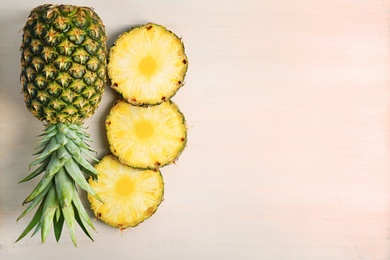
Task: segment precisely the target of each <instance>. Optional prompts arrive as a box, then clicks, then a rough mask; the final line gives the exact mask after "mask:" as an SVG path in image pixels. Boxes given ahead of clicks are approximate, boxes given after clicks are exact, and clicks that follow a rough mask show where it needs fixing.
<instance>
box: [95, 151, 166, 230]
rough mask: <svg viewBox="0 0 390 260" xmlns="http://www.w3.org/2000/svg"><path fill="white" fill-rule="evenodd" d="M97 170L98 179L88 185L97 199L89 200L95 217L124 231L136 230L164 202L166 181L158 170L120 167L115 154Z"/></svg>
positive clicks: (106, 159)
mask: <svg viewBox="0 0 390 260" xmlns="http://www.w3.org/2000/svg"><path fill="white" fill-rule="evenodd" d="M95 169H96V171H97V172H98V174H99V180H98V181H96V180H94V179H93V178H90V179H89V184H90V185H91V187H92V188H93V189H94V190H95V191H96V193H97V194H98V195H99V196H100V198H101V200H102V201H103V203H102V202H101V201H99V200H97V199H96V198H95V197H94V196H91V195H88V200H89V202H90V205H91V209H92V211H93V212H94V214H95V217H96V218H98V219H100V220H102V221H103V222H104V223H106V224H108V225H110V226H113V227H116V228H119V229H121V230H123V229H126V228H128V227H135V226H137V225H138V224H140V223H141V222H143V221H144V220H145V219H148V218H149V217H151V216H152V215H153V214H154V213H155V212H156V210H157V208H158V206H159V205H160V203H161V202H162V200H163V194H164V182H163V178H162V176H161V173H160V171H159V170H138V169H134V168H131V167H129V166H126V165H123V164H121V163H120V162H119V161H118V159H117V158H116V157H115V156H113V155H111V154H110V155H107V156H105V157H104V158H103V159H102V160H101V161H100V162H99V163H98V164H96V165H95Z"/></svg>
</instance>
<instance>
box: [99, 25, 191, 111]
mask: <svg viewBox="0 0 390 260" xmlns="http://www.w3.org/2000/svg"><path fill="white" fill-rule="evenodd" d="M187 67H188V60H187V56H186V54H185V52H184V45H183V43H182V41H181V39H180V38H178V37H177V36H176V35H175V34H174V33H172V32H171V31H168V30H167V29H166V28H165V27H163V26H161V25H157V24H153V23H148V24H145V25H142V26H139V27H135V28H133V29H131V30H130V31H127V32H125V33H123V34H121V35H120V36H119V37H118V39H117V40H116V41H115V43H114V45H113V46H112V47H111V49H110V52H109V62H108V66H107V69H108V76H109V78H110V79H111V84H112V88H113V89H115V90H116V91H117V92H118V93H119V94H120V95H121V96H122V97H123V99H125V100H126V101H127V102H129V103H130V104H133V105H155V104H160V103H162V102H164V101H167V100H169V99H170V98H171V97H172V96H173V95H175V93H176V92H177V90H178V89H179V88H180V87H181V86H183V84H184V77H185V74H186V72H187Z"/></svg>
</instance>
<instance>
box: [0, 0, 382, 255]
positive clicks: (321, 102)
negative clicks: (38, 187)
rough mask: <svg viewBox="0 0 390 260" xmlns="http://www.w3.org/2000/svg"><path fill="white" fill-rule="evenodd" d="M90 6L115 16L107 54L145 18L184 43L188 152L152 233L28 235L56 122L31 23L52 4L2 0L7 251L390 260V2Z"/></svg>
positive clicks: (100, 130)
mask: <svg viewBox="0 0 390 260" xmlns="http://www.w3.org/2000/svg"><path fill="white" fill-rule="evenodd" d="M51 2H52V3H62V2H60V1H54V0H53V1H51ZM66 2H68V1H66ZM76 2H77V4H78V5H87V6H93V7H94V8H95V11H96V12H97V13H98V14H99V15H100V16H101V18H102V19H103V21H104V22H105V25H106V30H107V34H108V36H109V40H108V45H109V47H110V46H111V45H112V43H113V41H114V40H115V39H116V37H117V36H118V35H119V34H120V33H121V32H123V31H125V30H127V29H129V28H130V27H132V26H134V25H139V24H143V23H146V22H155V23H159V24H162V25H164V26H166V27H167V28H168V29H170V30H172V31H173V32H175V33H176V34H177V35H179V36H181V37H182V39H183V41H184V44H185V47H186V53H187V55H188V59H189V70H188V74H187V77H186V84H185V86H184V87H183V88H182V89H180V90H179V92H178V93H177V95H176V96H175V97H174V98H173V100H174V101H175V102H176V103H177V104H178V106H179V107H180V109H181V111H182V112H183V114H184V115H185V117H186V119H187V122H188V127H189V137H188V138H189V140H188V146H187V148H186V149H185V150H184V153H183V154H182V156H181V157H180V160H179V161H178V162H177V165H170V166H167V167H164V168H162V173H163V176H164V180H165V200H164V202H163V203H162V204H161V205H160V208H159V209H158V211H157V212H156V214H155V215H154V216H153V217H152V218H150V219H148V220H147V221H145V222H144V223H142V224H141V225H140V226H138V227H136V228H133V229H129V230H126V231H124V232H123V233H122V234H121V233H120V232H119V231H118V230H116V229H113V228H111V227H108V226H106V225H104V224H103V223H102V222H100V221H95V226H96V229H97V233H94V234H93V236H94V239H95V241H94V242H91V241H90V240H89V239H88V238H87V237H86V236H84V234H83V233H82V231H81V230H78V231H77V238H78V248H74V247H73V245H72V242H71V241H70V238H69V236H68V234H67V233H66V232H64V234H63V237H62V239H61V241H60V243H58V244H57V243H56V242H55V239H54V236H52V235H50V237H49V238H48V240H47V241H46V243H45V244H43V245H42V244H41V242H40V237H39V235H37V236H34V237H33V238H30V237H26V238H25V239H23V240H22V241H20V242H18V243H16V244H15V243H14V241H15V239H16V238H17V237H18V236H19V234H20V233H21V231H22V230H23V229H24V228H25V225H26V224H27V223H28V221H29V218H30V217H31V215H29V216H28V217H26V218H24V219H22V220H21V221H19V222H18V223H17V222H16V218H17V217H18V215H19V214H20V213H21V212H22V211H23V209H24V207H22V206H21V202H22V201H23V200H24V198H25V197H26V196H27V195H28V193H29V192H30V191H31V190H32V188H33V187H34V186H35V184H36V183H37V181H38V180H36V181H35V180H34V181H31V182H29V183H25V184H18V181H19V180H21V179H22V178H23V177H25V176H26V175H27V173H28V164H29V163H30V162H31V161H32V160H33V157H32V156H31V154H32V152H33V148H34V143H35V142H37V141H38V140H39V139H38V138H37V137H36V136H37V135H38V134H40V133H41V130H42V129H43V126H42V124H41V122H39V121H38V120H36V119H34V118H33V117H32V116H31V114H30V113H29V112H28V111H27V110H26V109H25V106H24V102H23V97H22V95H21V94H20V90H21V85H20V82H19V71H20V53H19V47H20V43H21V36H22V33H21V32H20V30H21V28H22V27H23V25H24V23H25V21H26V19H27V16H28V14H29V11H30V10H31V9H32V8H33V7H35V6H37V5H39V4H43V3H46V2H45V1H38V0H36V1H21V0H14V1H11V0H4V1H2V2H1V3H0V35H1V39H2V40H1V41H0V118H1V124H0V133H1V137H0V259H95V260H96V259H137V260H138V259H168V260H171V259H172V260H176V259H177V260H186V259H289V260H290V259H293V260H295V259H296V260H303V259H310V260H312V259H315V260H321V259H324V260H325V259H326V260H328V259H332V260H333V259H336V260H338V259H340V260H349V259H351V260H355V259H367V260H372V259H390V240H389V236H390V229H389V228H390V78H389V65H390V60H389V57H390V56H389V46H390V45H389V28H390V26H389V25H390V23H389V17H390V15H389V14H390V1H388V0H311V1H307V0H295V1H279V0H244V1H238V0H237V1H234V0H228V1H222V0H220V1H212V0H198V1H178V0H170V1H157V0H156V1H155V0H152V1H144V2H142V1H124V0H123V1H119V0H111V1H102V0H98V1H93V2H92V1H74V2H73V4H76ZM114 99H115V96H114V94H113V93H112V90H111V89H110V88H109V86H107V88H106V93H105V95H104V98H103V101H102V104H101V106H100V107H99V109H98V110H97V112H96V114H95V115H94V116H93V117H92V118H91V119H90V120H88V121H87V122H86V125H88V126H89V129H88V131H89V133H90V134H91V135H92V139H93V140H94V142H93V144H92V147H93V148H94V149H95V150H96V151H97V153H98V156H99V157H101V156H103V155H105V154H107V153H108V146H107V142H106V137H105V133H104V119H105V116H106V115H107V113H108V111H109V108H110V106H111V104H112V102H113V101H114ZM83 196H85V195H83ZM84 202H85V203H86V201H85V197H84ZM86 205H87V203H86Z"/></svg>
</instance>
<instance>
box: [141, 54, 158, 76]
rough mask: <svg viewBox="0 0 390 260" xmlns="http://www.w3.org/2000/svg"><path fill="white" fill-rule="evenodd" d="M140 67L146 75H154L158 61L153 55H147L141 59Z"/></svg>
mask: <svg viewBox="0 0 390 260" xmlns="http://www.w3.org/2000/svg"><path fill="white" fill-rule="evenodd" d="M138 69H139V70H140V72H141V73H142V74H144V75H145V76H148V77H150V76H153V74H154V73H155V72H156V70H157V62H156V60H155V59H154V58H153V57H151V56H147V57H145V58H143V59H142V60H141V61H140V63H139V65H138Z"/></svg>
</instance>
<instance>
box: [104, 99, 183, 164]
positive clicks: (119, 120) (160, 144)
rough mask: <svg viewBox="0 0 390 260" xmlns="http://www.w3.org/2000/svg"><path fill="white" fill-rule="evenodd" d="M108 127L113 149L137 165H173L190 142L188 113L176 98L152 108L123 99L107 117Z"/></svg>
mask: <svg viewBox="0 0 390 260" xmlns="http://www.w3.org/2000/svg"><path fill="white" fill-rule="evenodd" d="M106 129H107V138H108V142H109V145H110V149H111V152H112V153H113V154H114V155H116V156H117V157H118V158H119V160H120V161H121V162H122V163H124V164H126V165H128V166H131V167H133V168H141V169H157V168H159V167H162V166H165V165H168V164H171V163H173V162H175V160H177V158H178V157H179V155H180V154H181V153H182V151H183V150H184V148H185V145H186V142H187V127H186V123H185V119H184V116H183V114H182V113H181V112H180V111H179V108H178V107H177V106H176V104H174V103H173V102H172V101H166V102H164V103H162V104H160V105H156V106H150V107H141V106H133V105H131V104H129V103H127V102H124V101H119V102H117V103H116V104H115V105H114V106H113V107H112V108H111V111H110V113H109V115H108V116H107V119H106Z"/></svg>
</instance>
